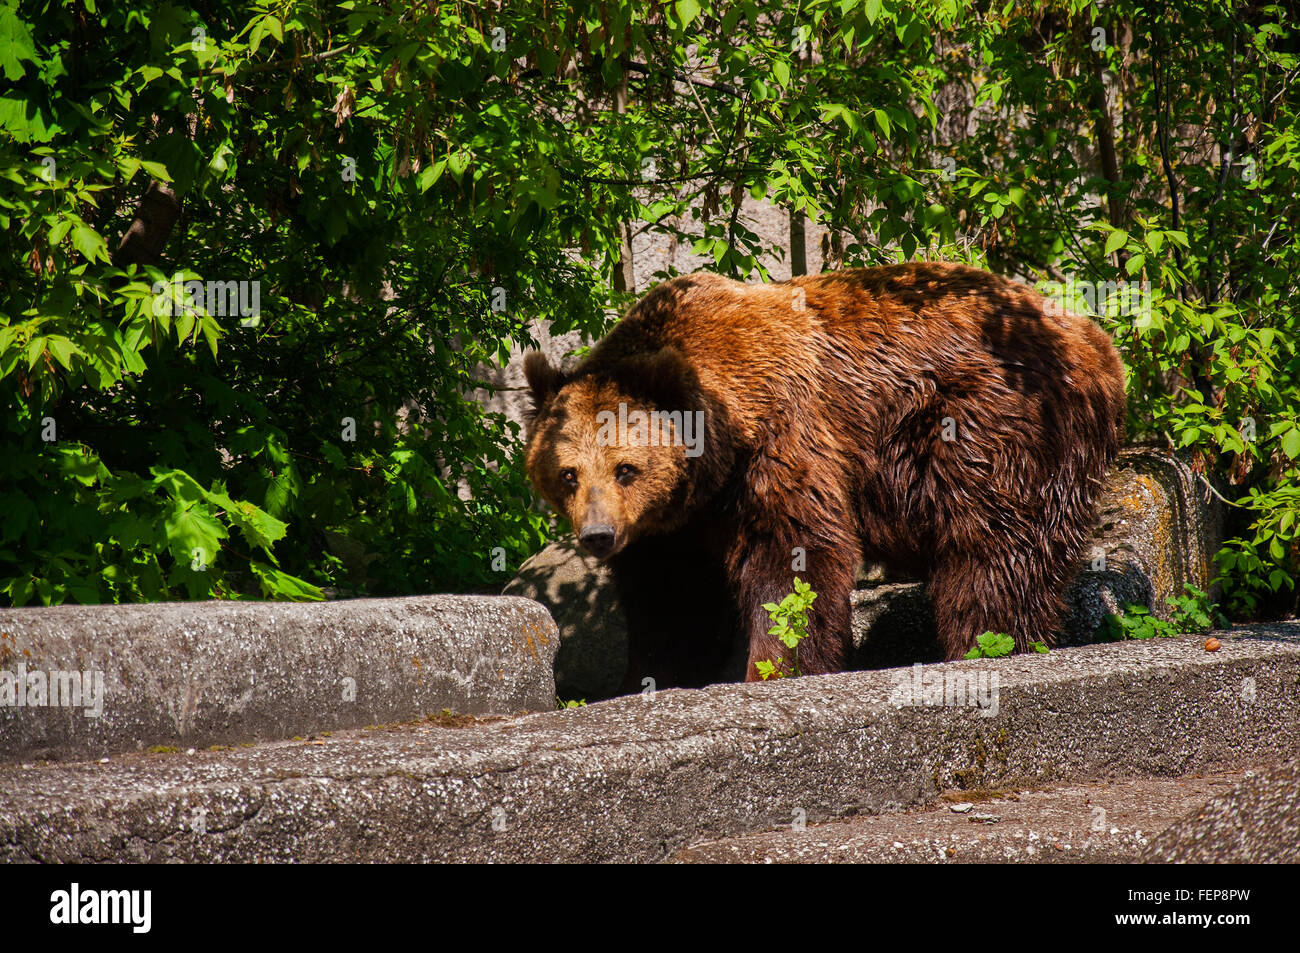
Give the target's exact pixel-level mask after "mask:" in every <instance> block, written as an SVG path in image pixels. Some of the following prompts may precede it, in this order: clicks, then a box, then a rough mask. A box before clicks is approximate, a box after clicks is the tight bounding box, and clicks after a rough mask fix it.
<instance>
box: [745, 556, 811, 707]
mask: <svg viewBox="0 0 1300 953" xmlns="http://www.w3.org/2000/svg"><path fill="white" fill-rule="evenodd" d="M816 598H817V593H815V592H813V591H812V586H810V585H809V584H808V583H806V582H804V581H803V580H802V579H800V578H799V577H798V576H795V577H794V592H791V593H789V594H787V595H786V596H785V598H783V599H782V600H781V602H780V604H777V603H775V602H765V603H764V604H763V609H764V611H766V612H767V614H768V615H769V616H771V617H772V628H770V629H768V630H767V634H768V635H775V636H776V637H777V638H778V639H780V640H781V643H782V644H783V645H785V647H786V648H788V649H789V650H790V659H789V663H788V670H787V662H786V659H785V658H784V657H782V656H777V658H776V659H775V660H767V659H764V660H762V661H760V662H755V663H754V668H756V669H757V670H758V674H759V676H760V677H761V678H762V679H763V680H764V681H767V680H768V679H769V678H789V677H792V676H798V675H799V643H800V642H802V641H803V640H804V639H806V638H808V613H809V612H811V611H812V604H813V600H814V599H816Z"/></svg>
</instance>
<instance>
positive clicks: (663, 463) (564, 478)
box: [524, 347, 705, 559]
mask: <svg viewBox="0 0 1300 953" xmlns="http://www.w3.org/2000/svg"><path fill="white" fill-rule="evenodd" d="M524 375H525V377H526V378H527V380H528V385H529V388H530V389H531V391H532V396H533V416H532V420H531V424H530V427H529V433H528V444H527V452H526V460H527V466H528V473H529V476H530V478H531V479H532V481H533V485H534V486H535V487H536V488H537V490H538V492H539V493H541V494H542V496H543V497H545V498H546V500H547V501H548V502H549V503H550V504H551V505H552V506H553V507H555V509H556V511H557V512H559V513H561V514H562V515H564V516H565V517H566V518H567V519H568V520H569V522H570V523H571V524H573V531H574V533H576V534H577V537H578V542H579V544H580V545H581V546H582V547H583V549H585V550H586V551H587V552H589V553H591V554H592V555H593V556H596V557H598V558H600V559H606V558H608V557H610V556H613V555H614V554H615V553H617V552H619V551H620V550H622V549H623V548H624V547H625V546H627V544H628V543H629V542H631V541H632V540H634V539H637V538H638V537H640V536H643V535H645V534H648V533H657V532H664V531H667V530H670V529H673V528H675V527H676V526H678V525H680V523H681V522H682V519H683V514H684V511H685V508H686V503H687V498H688V497H689V496H690V494H691V488H692V484H693V479H694V475H695V472H696V470H697V469H698V468H697V466H696V461H697V458H699V457H701V456H702V455H703V453H704V439H705V435H704V418H705V414H704V412H703V409H702V408H701V406H700V401H699V396H698V392H697V389H696V387H695V375H694V373H693V372H692V371H691V369H690V368H689V366H688V365H687V363H686V359H685V358H684V357H683V356H682V354H681V352H680V351H678V350H677V349H676V348H673V347H664V348H661V349H659V350H657V351H651V352H648V353H638V354H633V355H629V356H626V357H623V358H621V359H619V360H617V361H616V362H612V363H609V362H599V363H593V362H592V361H590V360H589V361H588V362H587V364H586V365H584V366H581V367H579V368H578V370H577V372H575V374H574V376H572V377H571V378H570V377H566V376H565V375H564V374H563V373H561V372H560V371H559V370H557V369H556V368H554V367H552V366H551V365H550V364H549V363H548V362H547V360H546V358H545V357H544V356H543V355H542V354H540V353H538V352H533V353H531V354H529V355H528V357H527V359H526V360H525V362H524Z"/></svg>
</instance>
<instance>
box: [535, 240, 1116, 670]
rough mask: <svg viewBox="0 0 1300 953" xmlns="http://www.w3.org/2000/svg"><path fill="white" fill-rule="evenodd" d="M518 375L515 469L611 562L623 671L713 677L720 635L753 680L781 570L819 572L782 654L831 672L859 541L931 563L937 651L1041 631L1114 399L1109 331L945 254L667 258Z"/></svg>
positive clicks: (864, 549)
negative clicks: (812, 265)
mask: <svg viewBox="0 0 1300 953" xmlns="http://www.w3.org/2000/svg"><path fill="white" fill-rule="evenodd" d="M525 374H526V376H527V379H528V383H529V386H530V388H531V390H532V395H533V400H534V405H535V412H534V416H533V418H532V422H531V424H530V427H529V434H528V441H527V446H526V461H527V466H528V471H529V474H530V476H531V478H532V480H533V483H534V485H535V486H536V487H537V489H538V491H539V492H540V493H541V494H542V496H544V497H545V498H546V499H547V500H548V501H549V502H550V503H551V504H552V505H553V506H554V507H555V509H556V510H557V511H558V512H559V513H561V514H562V515H564V516H565V517H567V518H568V519H569V521H570V522H571V523H572V525H573V529H574V531H575V533H576V534H577V537H578V540H579V543H580V544H581V545H582V546H583V547H584V548H585V549H586V550H588V551H589V552H591V553H592V554H594V555H595V556H598V557H600V558H602V559H607V560H610V561H611V563H612V567H613V570H614V576H615V579H616V582H617V584H618V587H619V592H620V595H621V596H622V598H623V606H624V608H625V609H626V611H627V613H628V616H629V623H630V629H631V642H632V644H631V646H630V664H629V670H628V682H627V683H626V686H625V687H626V688H628V689H635V688H636V687H638V685H639V683H640V680H641V678H642V677H645V676H649V677H653V678H656V680H657V681H658V683H659V684H660V685H661V686H662V685H665V684H703V683H705V682H707V681H709V680H710V679H711V678H716V677H717V672H718V671H719V670H720V668H721V665H722V663H723V661H724V660H725V658H726V656H727V650H728V648H729V647H730V646H729V645H728V642H729V641H730V640H731V639H732V638H733V637H734V636H733V633H735V634H738V635H739V637H740V638H742V639H743V645H744V646H746V647H747V652H748V667H747V670H746V676H745V677H746V679H747V680H751V681H752V680H755V679H757V678H758V677H759V671H758V669H757V668H756V664H755V663H757V662H760V661H763V660H769V661H772V660H776V659H777V658H779V657H782V656H787V657H788V656H789V655H790V652H789V650H788V649H786V648H785V647H784V646H783V645H782V644H781V643H780V642H779V641H778V640H777V639H776V637H775V636H773V635H771V634H769V630H770V629H771V627H772V622H771V619H770V617H769V614H768V612H767V611H765V610H764V609H763V605H764V603H769V602H779V601H780V599H781V598H782V596H783V595H785V594H786V593H788V592H790V591H792V587H793V579H794V577H795V576H799V577H801V578H802V579H804V580H806V581H807V582H809V583H811V584H812V588H813V590H814V591H816V592H817V593H818V598H817V601H816V602H815V604H814V606H813V610H812V612H811V614H810V623H811V624H810V626H809V636H808V638H807V639H806V640H805V641H804V642H803V643H802V644H801V645H800V647H799V649H798V655H797V663H798V668H799V671H800V672H801V673H802V674H813V673H821V672H835V671H839V670H841V669H842V668H843V666H844V664H845V660H846V656H847V651H848V648H849V646H850V601H849V600H850V594H851V591H852V588H853V583H854V575H855V571H856V568H857V566H858V564H859V563H860V562H862V561H864V560H869V561H873V562H883V563H885V564H887V565H892V566H894V567H897V568H898V569H900V570H902V571H904V572H906V573H909V574H911V575H914V576H917V577H919V578H921V579H923V580H924V581H925V582H926V584H927V587H928V589H929V592H930V595H931V598H932V601H933V604H934V613H935V621H936V624H937V628H938V635H939V639H940V642H941V645H942V648H943V650H944V651H945V652H946V654H947V657H948V658H949V659H957V658H961V657H962V656H963V655H964V654H965V653H966V652H967V651H969V650H970V648H971V647H972V645H973V644H974V641H975V638H976V636H978V635H979V634H981V633H982V632H985V631H994V632H1006V633H1008V634H1010V635H1011V636H1012V637H1013V638H1014V639H1015V643H1016V647H1017V649H1018V650H1020V651H1026V650H1028V649H1029V648H1030V646H1031V643H1033V642H1037V641H1043V642H1046V643H1047V644H1049V645H1050V644H1052V642H1053V637H1054V634H1055V632H1056V630H1057V628H1058V626H1059V622H1060V616H1061V611H1062V602H1061V591H1062V589H1063V587H1064V585H1065V583H1066V582H1067V581H1068V580H1069V579H1070V577H1071V576H1072V575H1073V574H1074V573H1075V571H1076V570H1077V569H1078V568H1079V567H1078V566H1077V565H1076V559H1077V558H1078V556H1079V550H1080V547H1081V545H1082V543H1083V540H1084V538H1085V535H1086V534H1087V532H1088V530H1089V529H1090V526H1091V520H1092V517H1093V499H1094V496H1095V495H1096V493H1097V489H1098V485H1099V483H1100V481H1101V478H1102V476H1103V473H1104V472H1105V470H1106V467H1107V465H1108V464H1109V463H1110V461H1111V460H1112V458H1113V457H1114V455H1115V453H1116V451H1117V450H1118V445H1119V441H1120V435H1121V430H1122V427H1123V417H1124V371H1123V367H1122V365H1121V363H1120V358H1119V355H1118V353H1117V352H1116V350H1115V347H1114V345H1113V344H1112V343H1111V341H1110V339H1109V337H1108V336H1107V335H1106V334H1105V332H1103V331H1102V330H1101V329H1100V328H1098V327H1097V326H1096V325H1095V324H1093V323H1092V322H1091V321H1089V320H1087V319H1086V318H1083V317H1079V316H1076V315H1072V314H1069V313H1065V312H1064V311H1063V309H1060V308H1059V307H1053V306H1051V305H1050V304H1048V303H1047V302H1045V301H1044V299H1043V298H1042V297H1041V296H1040V295H1038V294H1037V293H1036V292H1034V291H1033V290H1031V289H1030V288H1028V287H1026V286H1025V285H1022V284H1019V283H1016V282H1013V281H1010V280H1008V279H1005V278H1000V277H997V276H995V275H992V274H989V273H987V272H984V271H981V270H979V269H976V268H971V267H967V266H963V265H957V264H944V263H911V264H903V265H890V266H884V267H879V268H866V269H861V270H852V271H843V272H838V273H826V274H821V275H817V276H808V277H798V278H795V279H793V280H791V281H788V282H781V283H773V284H765V285H746V284H741V283H738V282H735V281H731V280H728V279H726V278H722V277H720V276H717V275H713V274H703V273H702V274H695V275H690V276H685V277H680V278H675V279H673V280H671V281H667V282H664V283H663V284H660V285H658V286H657V287H655V288H654V289H652V290H651V291H650V292H649V293H648V294H646V295H645V297H643V298H642V299H641V300H640V301H639V302H637V304H636V305H634V306H633V307H632V308H631V310H630V311H629V312H628V313H627V315H626V316H625V317H624V318H623V319H622V321H620V322H619V323H618V324H617V325H616V326H615V327H614V329H613V330H612V331H611V332H610V334H609V335H608V336H607V337H605V338H604V339H603V340H602V341H600V342H599V343H598V344H597V345H596V346H595V347H594V348H593V349H592V351H591V353H590V354H589V355H588V357H587V358H586V359H585V360H583V361H582V362H581V363H580V364H579V365H578V366H577V367H576V368H575V369H574V370H573V372H572V373H570V374H563V373H561V372H560V371H558V370H556V369H555V368H553V367H551V366H550V365H549V364H548V363H547V361H546V359H545V358H544V357H543V356H542V355H541V354H539V353H531V354H529V355H528V358H527V360H526V363H525ZM711 673H712V674H711ZM737 674H738V672H737Z"/></svg>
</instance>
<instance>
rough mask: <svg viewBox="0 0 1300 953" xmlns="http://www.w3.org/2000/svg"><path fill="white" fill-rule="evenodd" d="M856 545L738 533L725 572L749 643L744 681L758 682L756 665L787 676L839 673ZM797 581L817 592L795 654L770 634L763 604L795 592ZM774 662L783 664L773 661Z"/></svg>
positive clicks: (846, 637)
mask: <svg viewBox="0 0 1300 953" xmlns="http://www.w3.org/2000/svg"><path fill="white" fill-rule="evenodd" d="M856 566H857V546H856V543H854V542H853V541H851V540H845V541H844V545H843V546H842V547H826V546H823V545H818V546H810V545H808V544H807V542H806V541H805V542H803V543H802V544H801V542H800V541H799V539H798V537H797V536H796V535H792V534H788V533H780V534H775V535H772V534H760V533H757V532H753V533H746V532H743V531H742V532H741V533H740V534H739V535H738V537H737V539H736V541H735V546H734V548H733V549H732V551H731V553H730V555H729V557H728V560H727V568H728V573H729V576H730V579H731V586H732V591H733V592H734V593H735V594H736V599H737V604H738V607H739V610H740V617H741V624H742V628H743V631H744V633H745V637H746V639H747V640H748V642H749V665H748V667H747V669H746V672H745V681H747V682H756V681H761V680H762V675H760V674H759V671H758V667H757V663H758V662H762V661H767V662H771V663H773V664H774V665H775V666H776V667H777V669H778V670H780V671H783V672H785V674H787V675H794V674H799V675H817V674H822V673H826V672H839V671H842V670H843V669H844V665H845V662H846V661H847V658H848V652H849V645H850V641H851V633H850V626H851V607H850V602H849V598H850V596H851V594H852V592H853V573H854V569H855V568H856ZM796 577H798V578H799V579H802V580H803V581H804V582H806V583H808V584H809V585H811V586H812V589H813V591H814V592H815V593H817V599H816V600H815V601H814V602H813V604H812V607H811V609H810V610H809V612H808V637H807V638H805V639H804V640H802V641H801V642H800V643H799V645H798V647H797V648H796V649H794V650H791V649H790V648H788V647H787V646H786V645H785V643H784V642H782V641H781V640H780V639H779V638H778V637H777V636H776V635H773V634H770V633H769V631H768V630H769V629H771V628H772V617H771V615H770V614H769V613H768V612H767V610H766V609H764V608H763V605H764V604H765V603H771V602H775V603H780V602H781V600H782V599H783V598H784V597H785V596H786V595H788V594H789V593H791V592H793V591H794V580H795V578H796ZM778 659H780V660H782V661H780V662H778Z"/></svg>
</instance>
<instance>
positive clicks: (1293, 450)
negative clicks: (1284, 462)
mask: <svg viewBox="0 0 1300 953" xmlns="http://www.w3.org/2000/svg"><path fill="white" fill-rule="evenodd" d="M1281 446H1282V452H1283V453H1285V454H1286V455H1287V456H1288V457H1290V458H1291V459H1292V460H1294V459H1296V458H1297V457H1300V428H1297V427H1292V428H1291V429H1290V430H1288V431H1287V432H1286V433H1285V434H1283V435H1282V441H1281Z"/></svg>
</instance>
